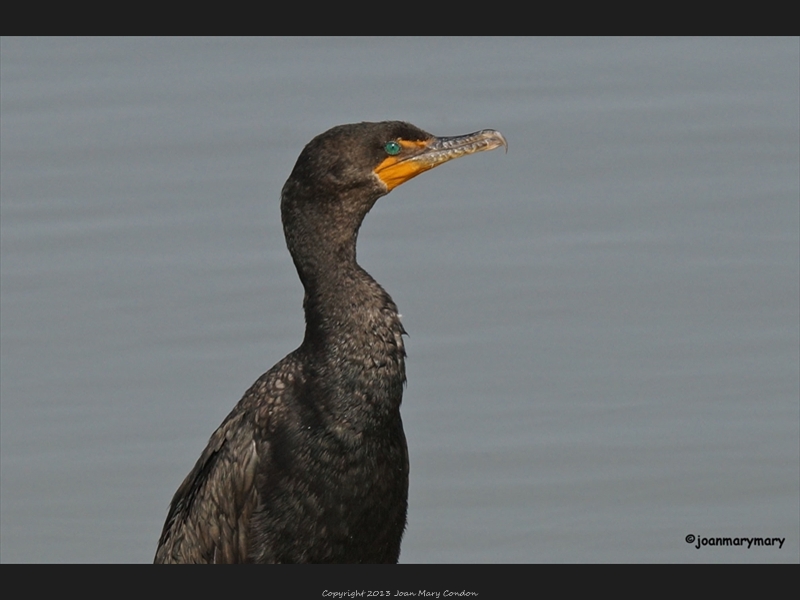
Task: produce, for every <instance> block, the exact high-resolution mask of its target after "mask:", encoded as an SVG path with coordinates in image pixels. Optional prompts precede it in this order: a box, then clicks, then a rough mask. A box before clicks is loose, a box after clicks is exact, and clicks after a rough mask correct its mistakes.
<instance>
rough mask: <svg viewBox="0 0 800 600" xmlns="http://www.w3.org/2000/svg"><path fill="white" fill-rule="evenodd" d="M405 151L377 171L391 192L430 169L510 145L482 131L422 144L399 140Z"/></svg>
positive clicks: (496, 133) (490, 131)
mask: <svg viewBox="0 0 800 600" xmlns="http://www.w3.org/2000/svg"><path fill="white" fill-rule="evenodd" d="M397 142H398V143H399V144H400V146H401V148H402V150H401V152H400V153H399V154H397V155H396V156H389V157H387V158H386V160H384V161H383V162H382V163H381V164H379V165H378V166H377V167H376V168H375V174H376V175H377V176H378V178H379V179H380V180H381V181H382V182H383V183H384V184H385V185H386V187H387V188H388V189H389V191H391V190H393V189H394V188H396V187H397V186H398V185H400V184H401V183H405V182H406V181H408V180H409V179H411V178H412V177H416V176H417V175H419V174H420V173H424V172H425V171H427V170H428V169H432V168H434V167H438V166H439V165H441V164H444V163H446V162H447V161H448V160H453V159H454V158H460V157H462V156H466V155H468V154H475V153H476V152H485V151H488V150H494V149H495V148H499V147H500V146H503V147H505V149H506V152H508V142H507V141H506V138H505V137H503V134H502V133H500V132H499V131H495V130H494V129H483V130H482V131H476V132H475V133H468V134H467V135H457V136H453V137H434V138H431V139H428V140H422V141H409V140H397Z"/></svg>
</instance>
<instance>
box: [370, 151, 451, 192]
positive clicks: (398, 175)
mask: <svg viewBox="0 0 800 600" xmlns="http://www.w3.org/2000/svg"><path fill="white" fill-rule="evenodd" d="M397 143H398V144H400V146H401V147H402V150H401V151H400V153H399V154H398V155H396V156H387V157H386V159H385V160H384V161H383V162H382V163H381V164H379V165H378V166H377V167H375V174H376V175H377V176H378V178H379V179H380V180H381V181H382V182H383V183H384V184H385V185H386V187H387V188H389V191H392V190H393V189H394V188H396V187H397V186H398V185H400V184H401V183H405V182H406V181H408V180H409V179H411V178H412V177H416V176H417V175H419V174H420V173H424V172H425V171H427V170H428V169H432V168H433V167H435V166H436V165H437V164H438V163H436V162H432V161H427V160H425V150H426V149H427V148H428V144H429V142H427V141H414V142H411V141H408V140H397Z"/></svg>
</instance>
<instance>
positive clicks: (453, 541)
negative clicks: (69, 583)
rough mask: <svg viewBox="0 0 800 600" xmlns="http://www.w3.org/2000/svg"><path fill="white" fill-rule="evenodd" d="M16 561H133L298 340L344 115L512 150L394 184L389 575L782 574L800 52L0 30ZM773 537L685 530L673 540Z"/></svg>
mask: <svg viewBox="0 0 800 600" xmlns="http://www.w3.org/2000/svg"><path fill="white" fill-rule="evenodd" d="M0 61H1V62H0V66H2V72H1V77H2V86H1V87H0V94H2V96H1V97H0V99H1V101H2V112H1V113H0V117H1V119H2V138H1V139H0V141H1V142H2V152H0V161H1V162H0V168H1V170H0V176H1V177H2V179H1V181H0V184H1V185H0V192H1V198H2V203H1V204H0V233H1V235H0V251H1V252H0V260H1V262H0V267H1V268H0V279H1V280H0V293H1V295H0V342H1V343H0V351H1V354H0V358H1V359H2V360H1V366H2V370H1V371H0V386H1V387H0V398H1V402H0V411H1V415H0V427H1V430H0V444H1V445H0V448H1V452H0V458H1V459H2V468H0V478H1V485H0V495H1V499H0V528H1V530H0V559H1V560H2V561H3V562H148V561H151V560H152V558H153V554H154V551H155V547H156V542H157V540H158V537H159V534H160V532H161V527H162V525H163V521H164V518H165V516H166V511H167V506H168V503H169V501H170V499H171V497H172V494H173V493H174V491H175V490H176V488H177V486H178V485H179V483H180V482H181V480H182V479H183V477H184V476H185V475H186V474H187V473H188V471H189V470H190V469H191V467H192V465H193V464H194V461H195V460H196V459H197V457H198V456H199V454H200V452H201V451H202V449H203V447H204V446H205V443H206V441H207V439H208V437H209V435H210V434H211V432H212V431H213V430H214V429H215V428H216V427H217V425H218V424H219V423H220V422H221V421H222V419H223V418H224V417H225V415H226V414H227V413H228V412H229V411H230V409H231V408H232V407H233V405H234V404H235V403H236V402H237V401H238V400H239V398H240V397H241V395H242V393H243V392H244V391H245V390H246V389H247V388H248V387H249V386H250V384H251V383H252V382H253V381H254V380H255V379H256V378H257V377H258V376H259V375H260V374H261V373H263V372H264V371H266V370H267V369H268V368H269V367H270V366H272V364H274V363H275V362H276V361H278V360H279V359H280V358H281V357H283V356H284V355H285V354H286V353H288V352H289V351H291V350H292V349H294V348H295V347H296V346H297V345H298V344H299V343H300V341H301V339H302V335H303V315H302V310H301V301H302V288H301V286H300V283H299V281H298V280H297V276H296V274H295V272H294V269H293V266H292V262H291V259H290V257H289V255H288V253H287V251H286V249H285V245H284V241H283V235H282V230H281V226H280V214H279V202H278V197H279V193H280V189H281V186H282V185H283V182H284V180H285V179H286V177H287V176H288V174H289V172H290V171H291V168H292V166H293V164H294V161H295V159H296V158H297V155H298V154H299V152H300V150H301V149H302V147H303V145H304V144H305V143H306V142H307V141H308V140H310V139H311V138H312V137H313V136H314V135H316V134H317V133H320V132H322V131H324V130H325V129H327V128H329V127H331V126H333V125H336V124H340V123H348V122H354V121H362V120H385V119H402V120H407V121H410V122H412V123H414V124H416V125H418V126H420V127H422V128H423V129H426V130H428V131H430V132H432V133H435V134H438V135H455V134H460V133H468V132H471V131H475V130H478V129H483V128H495V129H498V130H500V131H502V132H503V133H504V134H505V135H506V137H507V138H508V141H509V151H508V154H503V152H502V151H496V152H492V153H488V154H480V155H477V156H471V157H467V158H464V159H463V160H458V161H455V162H453V163H450V164H447V165H445V166H443V167H441V168H439V169H436V170H434V171H432V172H429V173H426V174H425V175H423V176H421V177H418V178H416V179H414V180H413V181H411V182H409V183H407V184H405V185H404V186H402V187H401V188H398V189H397V190H395V191H394V192H392V193H391V194H390V195H389V196H387V197H385V198H383V199H381V200H380V201H379V203H378V204H377V206H376V207H375V208H374V209H373V211H372V213H371V214H370V215H369V216H368V217H367V219H366V221H365V223H364V226H363V228H362V231H361V235H360V239H359V260H360V262H361V264H362V265H363V266H364V267H365V268H366V269H367V270H368V271H369V272H370V273H372V274H373V276H374V277H375V278H376V279H377V280H378V281H380V282H381V283H382V284H383V285H384V287H385V288H386V289H387V290H388V291H389V292H390V293H391V294H392V296H393V297H394V299H395V301H396V303H397V304H398V306H399V307H400V310H401V312H402V313H403V319H404V324H405V326H406V328H407V329H408V331H409V333H410V337H409V338H408V340H407V346H408V353H409V358H408V387H407V389H406V394H405V398H404V404H403V418H404V421H405V427H406V433H407V437H408V443H409V448H410V454H411V492H410V509H409V525H408V530H407V533H406V536H405V540H404V543H403V551H402V555H401V562H405V563H457V562H476V563H481V562H486V563H501V562H503V563H504V562H516V563H528V562H566V561H570V562H628V561H636V562H639V561H642V562H762V561H764V562H798V561H799V560H800V545H799V543H798V538H799V537H800V516H799V515H800V400H799V398H800V366H799V365H800V291H799V289H798V286H799V282H800V239H799V238H800V166H799V165H800V116H799V113H800V109H799V108H798V106H800V92H799V91H798V90H799V89H800V81H799V80H800V75H799V73H800V42H799V41H798V39H796V38H788V39H445V40H439V39H397V38H387V39H366V38H365V39H355V40H353V39H177V40H172V39H155V40H153V39H116V38H115V39H89V40H85V39H9V38H6V39H3V40H2V42H0ZM690 534H693V535H697V536H699V537H701V538H712V537H732V538H735V537H739V536H744V537H761V538H773V537H778V538H785V542H784V544H783V547H782V548H778V547H772V546H770V547H751V548H749V549H748V548H747V547H746V546H745V547H726V548H721V547H709V546H705V547H701V548H700V549H697V548H695V545H696V543H694V544H690V543H687V542H686V541H685V538H686V536H687V535H690Z"/></svg>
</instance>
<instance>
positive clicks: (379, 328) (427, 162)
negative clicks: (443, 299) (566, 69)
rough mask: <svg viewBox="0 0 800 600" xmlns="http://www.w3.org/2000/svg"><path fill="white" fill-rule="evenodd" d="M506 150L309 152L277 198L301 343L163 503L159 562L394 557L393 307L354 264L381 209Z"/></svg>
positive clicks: (497, 138)
mask: <svg viewBox="0 0 800 600" xmlns="http://www.w3.org/2000/svg"><path fill="white" fill-rule="evenodd" d="M499 146H506V147H507V144H506V140H505V138H504V137H503V136H502V135H501V134H500V133H499V132H497V131H494V130H491V129H485V130H483V131H478V132H476V133H471V134H468V135H462V136H457V137H435V136H433V135H431V134H429V133H426V132H425V131H422V130H421V129H419V128H417V127H415V126H413V125H411V124H409V123H403V122H400V121H387V122H382V123H357V124H353V125H340V126H338V127H334V128H333V129H330V130H328V131H326V132H325V133H322V134H320V135H318V136H317V137H315V138H314V139H313V140H311V142H309V144H308V145H307V146H306V147H305V149H304V150H303V151H302V153H301V154H300V157H299V158H298V159H297V163H296V164H295V167H294V170H293V171H292V174H291V175H290V176H289V179H288V180H287V181H286V184H285V185H284V187H283V192H282V194H281V215H282V220H283V230H284V234H285V236H286V243H287V246H288V248H289V252H290V253H291V255H292V259H293V260H294V264H295V267H296V268H297V273H298V274H299V276H300V280H301V281H302V283H303V287H304V288H305V297H304V300H303V308H304V310H305V320H306V333H305V337H304V339H303V343H302V344H301V345H300V347H299V348H297V350H295V351H294V352H292V353H291V354H289V355H288V356H287V357H286V358H284V359H283V360H281V361H280V362H279V363H278V364H277V365H275V366H274V367H273V368H272V369H271V370H269V371H268V372H267V373H265V374H264V375H262V376H261V377H260V378H259V379H258V381H256V382H255V383H254V384H253V386H252V387H251V388H250V389H249V390H248V391H247V392H246V393H245V395H244V397H243V398H242V399H241V401H239V403H238V404H237V405H236V407H235V408H234V409H233V411H232V412H231V413H230V414H229V415H228V417H227V418H226V419H225V420H224V421H223V422H222V425H220V427H219V428H218V429H217V430H216V431H215V432H214V434H213V435H212V436H211V439H210V440H209V442H208V446H207V447H206V449H205V450H204V451H203V453H202V454H201V456H200V459H199V460H198V461H197V464H195V466H194V468H193V469H192V471H191V472H190V473H189V475H188V476H187V477H186V479H184V481H183V483H181V485H180V487H179V488H178V491H177V492H176V493H175V496H174V497H173V499H172V503H171V504H170V507H169V512H168V514H167V519H166V522H165V524H164V530H163V532H162V533H161V538H160V540H159V542H158V549H157V551H156V556H155V562H156V563H239V562H256V563H396V562H397V560H398V557H399V555H400V540H401V538H402V537H403V531H404V530H405V527H406V509H407V506H408V449H407V447H406V438H405V434H404V433H403V424H402V421H401V419H400V401H401V399H402V395H403V386H404V384H405V379H406V376H405V356H406V352H405V349H404V346H403V338H402V336H403V334H405V330H404V329H403V325H402V324H401V323H400V318H399V315H398V313H397V307H396V306H395V304H394V302H393V301H392V299H391V298H390V297H389V294H387V293H386V292H385V291H384V290H383V288H382V287H381V286H380V285H378V283H377V282H376V281H375V280H374V279H373V278H372V277H370V276H369V274H368V273H367V272H366V271H364V269H362V268H361V267H360V266H359V265H358V263H357V262H356V237H357V236H358V230H359V227H360V226H361V222H362V220H363V219H364V217H365V216H366V214H367V212H369V210H370V209H371V208H372V206H373V205H374V204H375V201H376V200H377V199H378V198H380V197H381V196H384V195H385V194H387V193H389V192H390V191H391V190H392V189H394V188H395V187H397V186H398V185H400V184H401V183H403V182H405V181H408V180H409V179H411V178H412V177H414V176H416V175H418V174H420V173H422V172H423V171H426V170H428V169H431V168H433V167H436V166H438V165H440V164H442V163H444V162H446V161H448V160H451V159H453V158H458V157H460V156H465V155H467V154H472V153H474V152H482V151H484V150H493V149H495V148H498V147H499Z"/></svg>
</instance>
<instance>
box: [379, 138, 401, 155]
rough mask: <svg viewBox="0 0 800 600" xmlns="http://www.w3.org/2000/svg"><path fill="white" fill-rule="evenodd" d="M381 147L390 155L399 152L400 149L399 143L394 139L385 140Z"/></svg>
mask: <svg viewBox="0 0 800 600" xmlns="http://www.w3.org/2000/svg"><path fill="white" fill-rule="evenodd" d="M383 149H384V150H386V154H388V155H390V156H394V155H395V154H400V150H402V148H401V147H400V144H398V143H397V142H395V141H391V142H386V145H385V146H384V147H383Z"/></svg>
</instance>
